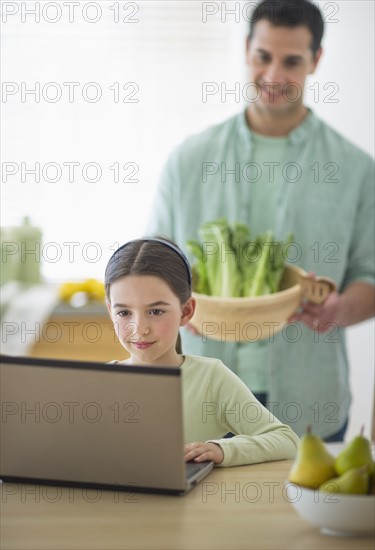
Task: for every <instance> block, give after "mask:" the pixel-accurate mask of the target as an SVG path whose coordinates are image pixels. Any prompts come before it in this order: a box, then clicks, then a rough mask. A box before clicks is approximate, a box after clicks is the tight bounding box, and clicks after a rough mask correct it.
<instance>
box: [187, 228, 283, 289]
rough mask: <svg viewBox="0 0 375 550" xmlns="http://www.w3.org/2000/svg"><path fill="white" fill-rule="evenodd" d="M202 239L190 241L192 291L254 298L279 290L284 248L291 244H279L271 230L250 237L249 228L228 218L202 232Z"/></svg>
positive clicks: (202, 229)
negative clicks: (193, 258)
mask: <svg viewBox="0 0 375 550" xmlns="http://www.w3.org/2000/svg"><path fill="white" fill-rule="evenodd" d="M198 234H199V238H200V240H196V239H194V240H193V239H192V240H189V241H188V242H187V248H188V250H189V251H190V252H191V254H192V255H193V256H194V257H195V263H193V266H192V271H193V288H194V290H195V291H196V292H198V293H199V294H207V295H210V296H220V297H232V298H236V297H252V296H261V295H263V294H272V293H274V292H277V291H278V290H279V286H280V281H281V278H282V275H283V272H284V247H285V245H287V244H288V243H289V242H291V241H292V235H288V237H287V239H286V241H284V242H280V241H276V239H275V237H274V234H273V232H272V231H267V232H265V233H262V234H260V235H257V236H256V238H255V239H252V238H251V232H250V229H249V227H248V226H247V225H245V224H243V223H235V224H233V225H229V224H228V222H227V220H226V219H225V218H219V219H217V220H214V221H212V222H207V223H205V224H204V225H202V226H201V228H200V229H199V232H198Z"/></svg>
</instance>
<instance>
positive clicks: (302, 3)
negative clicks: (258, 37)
mask: <svg viewBox="0 0 375 550" xmlns="http://www.w3.org/2000/svg"><path fill="white" fill-rule="evenodd" d="M262 19H265V20H267V21H269V22H270V23H271V24H272V25H275V26H276V27H299V26H302V25H303V26H305V27H307V28H308V29H309V31H310V32H311V34H312V43H311V49H312V52H313V54H314V56H315V54H316V52H317V51H318V50H319V48H320V44H321V41H322V37H323V33H324V21H323V17H322V14H321V12H320V10H319V8H318V7H317V6H316V5H315V4H313V3H312V2H310V1H309V0H263V1H262V2H260V3H259V4H258V5H257V6H256V8H255V10H254V12H253V14H252V18H251V22H250V32H249V37H250V39H251V38H252V37H253V34H254V27H255V25H256V23H258V21H260V20H262Z"/></svg>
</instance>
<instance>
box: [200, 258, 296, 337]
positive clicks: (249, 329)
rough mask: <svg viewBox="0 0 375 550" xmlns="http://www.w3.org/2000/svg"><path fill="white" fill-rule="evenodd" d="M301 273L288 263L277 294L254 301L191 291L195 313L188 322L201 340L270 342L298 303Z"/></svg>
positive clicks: (252, 299) (258, 297)
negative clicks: (194, 301) (194, 303)
mask: <svg viewBox="0 0 375 550" xmlns="http://www.w3.org/2000/svg"><path fill="white" fill-rule="evenodd" d="M301 274H305V272H304V271H303V270H302V269H301V268H299V267H296V266H293V265H289V264H287V265H286V266H285V269H284V274H283V277H282V280H281V284H280V291H279V292H275V293H273V294H266V295H264V296H256V297H255V298H219V297H216V296H206V295H204V294H198V293H196V292H193V296H194V298H195V300H196V310H195V313H194V317H193V318H192V320H191V321H190V323H191V325H193V327H194V328H195V329H196V330H197V331H198V332H199V333H200V334H202V337H204V338H213V339H214V340H219V341H221V342H256V341H257V340H263V339H266V338H268V339H270V340H272V337H273V335H274V334H276V333H277V332H280V331H281V330H282V329H283V327H284V326H285V325H286V323H287V320H288V318H289V317H290V316H291V315H292V314H293V313H294V312H295V311H296V310H297V309H298V307H299V305H300V303H301V300H302V286H301V284H300V282H299V281H300V277H301Z"/></svg>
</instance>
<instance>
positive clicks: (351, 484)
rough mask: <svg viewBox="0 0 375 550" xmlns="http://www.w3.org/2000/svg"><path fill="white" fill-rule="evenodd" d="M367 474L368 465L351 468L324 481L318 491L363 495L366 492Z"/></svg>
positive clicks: (367, 484)
mask: <svg viewBox="0 0 375 550" xmlns="http://www.w3.org/2000/svg"><path fill="white" fill-rule="evenodd" d="M368 486H369V474H368V465H367V464H365V465H364V466H361V467H360V468H351V469H350V470H347V471H346V472H345V474H343V475H342V476H339V477H335V478H333V479H329V480H328V481H325V482H324V483H323V484H322V485H321V486H320V487H319V491H324V492H327V493H344V494H347V495H365V494H367V492H368Z"/></svg>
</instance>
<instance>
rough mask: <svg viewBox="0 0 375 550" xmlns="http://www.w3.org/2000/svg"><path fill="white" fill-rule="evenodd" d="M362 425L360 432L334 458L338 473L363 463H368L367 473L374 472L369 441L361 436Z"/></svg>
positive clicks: (343, 472)
mask: <svg viewBox="0 0 375 550" xmlns="http://www.w3.org/2000/svg"><path fill="white" fill-rule="evenodd" d="M363 429H364V426H362V429H361V433H360V434H359V435H357V436H356V437H355V438H354V439H353V440H352V441H351V442H350V443H349V445H348V446H347V447H345V449H344V450H342V451H341V453H340V454H338V455H337V457H336V460H335V470H336V472H337V473H338V474H339V475H342V474H345V472H347V471H348V470H351V469H352V468H359V467H360V466H363V465H364V464H368V468H369V469H368V473H369V475H371V474H373V473H374V462H373V460H372V454H371V444H370V441H369V440H368V439H367V438H366V437H364V436H363Z"/></svg>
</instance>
